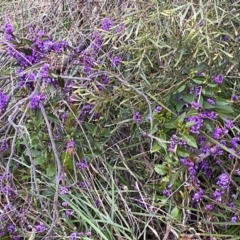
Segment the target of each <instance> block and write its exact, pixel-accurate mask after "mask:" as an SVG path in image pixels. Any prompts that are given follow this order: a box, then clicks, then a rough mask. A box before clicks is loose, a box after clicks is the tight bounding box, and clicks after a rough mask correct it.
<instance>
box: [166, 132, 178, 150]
mask: <svg viewBox="0 0 240 240" xmlns="http://www.w3.org/2000/svg"><path fill="white" fill-rule="evenodd" d="M177 140H178V137H177V135H175V134H173V135H172V136H171V138H170V147H169V148H168V151H169V152H174V151H175V147H176V142H177Z"/></svg>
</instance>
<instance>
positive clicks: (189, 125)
mask: <svg viewBox="0 0 240 240" xmlns="http://www.w3.org/2000/svg"><path fill="white" fill-rule="evenodd" d="M195 124H196V122H187V123H186V124H185V127H186V128H190V127H192V126H193V125H195Z"/></svg>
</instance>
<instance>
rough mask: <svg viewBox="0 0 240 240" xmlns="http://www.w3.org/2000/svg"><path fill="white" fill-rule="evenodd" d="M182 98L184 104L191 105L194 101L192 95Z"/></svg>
mask: <svg viewBox="0 0 240 240" xmlns="http://www.w3.org/2000/svg"><path fill="white" fill-rule="evenodd" d="M182 98H183V100H184V101H185V102H186V103H191V102H192V101H193V99H194V96H193V95H192V94H184V95H183V97H182Z"/></svg>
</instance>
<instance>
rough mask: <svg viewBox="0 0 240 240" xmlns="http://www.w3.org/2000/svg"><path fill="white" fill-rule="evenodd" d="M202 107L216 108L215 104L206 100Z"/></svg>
mask: <svg viewBox="0 0 240 240" xmlns="http://www.w3.org/2000/svg"><path fill="white" fill-rule="evenodd" d="M202 108H203V109H213V108H215V106H214V105H212V104H210V103H208V102H206V101H205V102H204V103H203V107H202Z"/></svg>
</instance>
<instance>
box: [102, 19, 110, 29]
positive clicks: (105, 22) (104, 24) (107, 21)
mask: <svg viewBox="0 0 240 240" xmlns="http://www.w3.org/2000/svg"><path fill="white" fill-rule="evenodd" d="M112 26H113V19H111V18H106V19H104V20H103V21H102V30H105V31H109V30H110V28H111V27H112Z"/></svg>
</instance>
